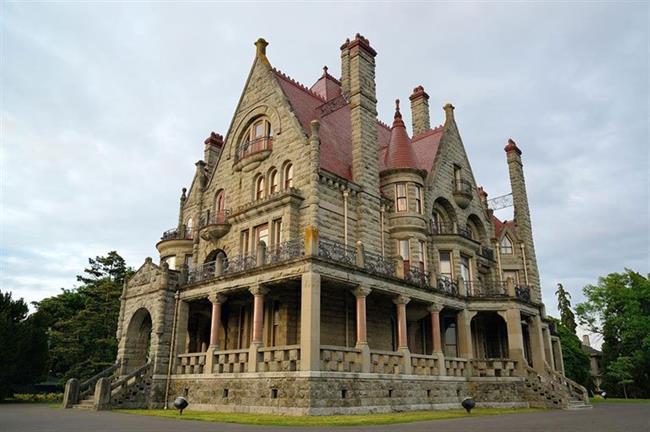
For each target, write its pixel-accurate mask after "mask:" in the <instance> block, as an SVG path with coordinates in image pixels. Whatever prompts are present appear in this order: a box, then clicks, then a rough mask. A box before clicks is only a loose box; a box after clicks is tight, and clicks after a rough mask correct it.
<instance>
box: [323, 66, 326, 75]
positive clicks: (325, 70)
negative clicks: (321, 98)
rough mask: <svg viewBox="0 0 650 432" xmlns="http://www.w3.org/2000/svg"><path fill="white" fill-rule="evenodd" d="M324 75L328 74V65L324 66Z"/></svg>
mask: <svg viewBox="0 0 650 432" xmlns="http://www.w3.org/2000/svg"><path fill="white" fill-rule="evenodd" d="M323 76H327V65H325V66H323Z"/></svg>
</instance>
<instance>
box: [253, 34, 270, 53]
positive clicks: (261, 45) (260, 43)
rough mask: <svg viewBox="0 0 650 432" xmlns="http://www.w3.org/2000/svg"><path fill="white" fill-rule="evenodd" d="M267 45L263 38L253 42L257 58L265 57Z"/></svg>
mask: <svg viewBox="0 0 650 432" xmlns="http://www.w3.org/2000/svg"><path fill="white" fill-rule="evenodd" d="M268 44H269V43H268V42H267V41H266V40H265V39H264V38H259V39H258V40H256V41H255V46H256V47H257V56H258V57H266V47H267V46H268Z"/></svg>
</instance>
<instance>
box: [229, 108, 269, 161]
mask: <svg viewBox="0 0 650 432" xmlns="http://www.w3.org/2000/svg"><path fill="white" fill-rule="evenodd" d="M272 137H273V128H272V127H271V123H269V121H268V120H267V119H265V118H262V119H259V120H257V121H255V122H254V123H253V124H252V125H251V127H250V128H249V129H248V132H247V133H246V134H244V138H243V140H242V143H241V144H240V145H239V147H237V150H236V152H235V158H236V159H237V160H239V159H242V158H244V157H246V156H250V155H252V154H255V153H258V152H260V151H262V150H270V149H271V143H272Z"/></svg>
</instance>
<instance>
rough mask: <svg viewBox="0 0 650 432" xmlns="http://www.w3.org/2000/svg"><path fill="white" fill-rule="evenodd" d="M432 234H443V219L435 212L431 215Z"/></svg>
mask: <svg viewBox="0 0 650 432" xmlns="http://www.w3.org/2000/svg"><path fill="white" fill-rule="evenodd" d="M431 232H432V233H433V234H442V218H441V217H440V214H438V212H437V211H435V210H434V211H433V213H432V214H431Z"/></svg>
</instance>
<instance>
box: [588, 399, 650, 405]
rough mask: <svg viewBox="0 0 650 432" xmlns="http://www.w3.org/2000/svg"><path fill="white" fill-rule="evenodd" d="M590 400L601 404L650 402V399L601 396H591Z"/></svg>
mask: <svg viewBox="0 0 650 432" xmlns="http://www.w3.org/2000/svg"><path fill="white" fill-rule="evenodd" d="M589 401H590V402H591V403H592V404H599V403H650V399H623V398H607V399H603V398H601V397H598V398H590V399H589Z"/></svg>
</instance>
